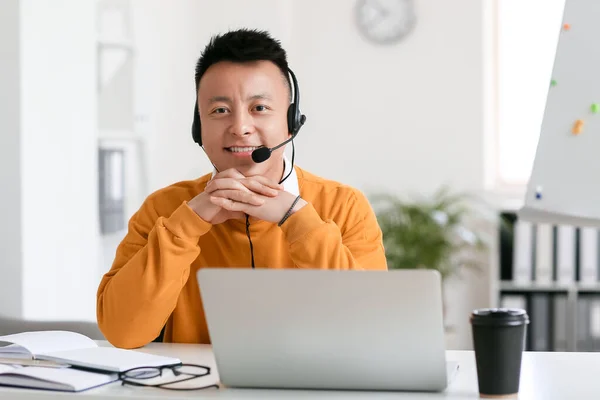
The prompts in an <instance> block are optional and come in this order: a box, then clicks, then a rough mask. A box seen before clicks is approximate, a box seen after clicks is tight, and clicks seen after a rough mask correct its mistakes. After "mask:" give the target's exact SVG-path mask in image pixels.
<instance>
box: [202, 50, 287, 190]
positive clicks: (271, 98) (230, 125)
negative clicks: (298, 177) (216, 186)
mask: <svg viewBox="0 0 600 400" xmlns="http://www.w3.org/2000/svg"><path fill="white" fill-rule="evenodd" d="M289 93H290V92H289V89H288V86H287V84H286V81H285V78H284V77H283V75H282V73H281V71H280V70H279V68H278V67H277V66H276V65H275V64H273V63H272V62H269V61H257V62H252V63H232V62H219V63H216V64H214V65H212V66H210V67H209V68H208V70H207V71H206V73H205V74H204V75H203V76H202V79H201V80H200V84H199V87H198V108H199V113H200V120H201V125H202V144H203V146H204V150H205V151H206V153H207V155H208V157H209V158H210V160H211V161H212V163H213V164H214V165H215V166H216V167H217V169H218V170H219V171H224V170H226V169H229V168H236V169H237V170H238V171H240V172H241V173H242V174H243V175H245V176H253V175H263V176H267V177H269V178H271V179H273V180H279V179H280V178H281V174H282V173H283V161H282V158H283V152H284V148H283V147H282V148H279V149H277V150H276V151H274V152H273V153H272V154H271V157H270V158H269V159H268V160H267V161H264V162H262V163H259V164H257V163H255V162H254V161H252V150H254V149H256V148H257V147H259V146H266V147H274V146H276V145H278V144H279V143H281V142H283V141H284V140H286V139H287V138H288V137H289V132H288V126H287V110H288V107H289Z"/></svg>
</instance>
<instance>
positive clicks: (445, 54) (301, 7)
mask: <svg viewBox="0 0 600 400" xmlns="http://www.w3.org/2000/svg"><path fill="white" fill-rule="evenodd" d="M415 3H416V6H417V17H418V23H417V26H416V29H415V30H414V32H413V33H412V34H411V35H410V36H409V37H408V38H406V40H405V41H404V42H403V43H400V44H398V45H394V46H386V47H382V46H375V45H372V44H370V43H368V42H366V41H365V40H364V39H363V38H362V37H361V36H360V35H359V33H358V30H357V29H356V26H355V25H354V22H353V21H354V16H353V14H352V13H353V7H354V4H355V2H354V1H347V0H330V1H317V0H303V1H291V0H287V1H280V0H277V1H276V0H270V1H269V0H263V1H253V2H246V1H234V0H230V1H221V2H218V3H208V2H197V1H193V0H179V1H177V2H171V3H169V6H168V7H166V6H164V4H163V3H162V2H161V1H160V0H150V1H149V0H134V2H133V4H134V18H135V23H134V24H135V27H136V28H135V29H136V32H135V36H136V45H137V58H136V63H137V71H138V73H137V77H138V78H139V80H138V81H137V85H138V87H137V91H136V93H137V95H136V96H137V99H138V100H140V102H139V104H142V105H143V106H141V107H142V109H141V110H140V113H142V114H147V115H148V116H149V118H150V123H149V124H148V130H149V135H150V152H149V155H150V156H149V160H150V161H149V166H150V178H151V181H150V188H151V190H155V189H157V188H159V187H162V186H165V185H168V184H170V183H172V182H175V181H178V180H181V179H187V178H193V177H197V176H199V175H200V174H203V173H206V172H208V171H209V170H210V164H209V163H208V162H207V160H206V158H205V156H204V154H203V153H202V151H201V149H199V148H198V147H197V146H196V145H195V144H194V143H193V142H192V140H191V137H190V125H191V121H192V110H193V105H194V94H195V93H194V83H193V82H194V65H195V61H196V60H197V57H198V56H199V55H200V51H201V50H202V48H203V47H204V45H205V44H206V43H207V41H208V39H209V37H210V36H211V35H212V34H214V33H219V32H223V31H224V30H226V29H228V28H236V27H240V26H247V27H252V28H262V29H267V30H270V31H271V32H272V33H273V35H274V36H275V37H278V38H279V39H281V40H282V43H283V45H284V47H285V48H286V49H287V50H288V54H289V59H290V66H291V68H292V69H293V70H294V71H295V72H296V75H297V77H298V79H299V82H300V88H301V95H302V98H301V107H302V110H303V112H304V113H305V114H306V115H307V123H306V125H305V126H304V127H303V128H302V130H301V132H300V135H299V136H298V139H297V140H296V150H297V153H296V156H297V160H298V164H299V165H301V166H303V167H304V168H307V169H309V170H311V171H312V172H314V173H316V174H319V175H322V176H325V177H328V178H332V179H336V180H339V181H342V182H345V183H348V184H351V185H354V186H356V187H358V188H360V189H362V190H365V191H366V192H368V193H370V192H372V191H376V190H385V191H394V192H399V193H412V192H419V193H428V192H431V191H432V190H434V189H435V188H437V187H438V186H439V185H440V184H442V183H449V184H451V185H453V187H454V188H456V189H467V190H470V191H473V192H476V193H481V192H482V191H483V190H484V170H485V167H486V166H485V165H484V164H485V163H484V161H485V160H484V154H485V153H484V144H489V143H487V142H486V141H485V139H486V137H485V128H486V126H485V124H484V123H485V122H486V121H485V120H484V118H485V115H486V110H485V109H484V107H485V106H486V97H485V96H487V95H488V94H489V93H487V92H486V89H487V88H486V86H485V85H484V74H485V72H486V69H485V65H484V54H486V53H484V40H485V35H484V28H487V26H485V25H484V7H485V2H482V1H481V0H455V1H452V2H443V1H442V2H440V1H437V0H420V1H417V2H415ZM220 15H223V17H220ZM224 16H226V17H224ZM157 27H160V29H157ZM486 267H487V266H485V265H484V269H485V268H486ZM490 273H494V272H493V270H492V272H489V271H487V272H484V273H483V274H481V275H478V276H471V275H470V274H467V275H466V276H467V277H466V279H464V280H458V281H457V280H454V281H451V282H449V285H448V286H449V289H448V293H447V296H448V298H449V304H450V309H449V313H448V316H449V320H450V322H451V323H454V324H456V325H457V326H458V329H459V334H458V337H459V338H458V342H457V343H456V347H459V348H469V347H470V346H471V344H470V336H469V329H470V328H469V326H468V313H469V312H470V311H471V309H472V308H474V307H479V306H486V305H489V299H490V288H489V282H490V279H489V275H490ZM465 289H467V290H465Z"/></svg>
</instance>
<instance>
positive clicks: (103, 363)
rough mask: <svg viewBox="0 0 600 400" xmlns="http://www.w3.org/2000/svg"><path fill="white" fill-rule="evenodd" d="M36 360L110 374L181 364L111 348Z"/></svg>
mask: <svg viewBox="0 0 600 400" xmlns="http://www.w3.org/2000/svg"><path fill="white" fill-rule="evenodd" d="M38 358H40V359H43V360H51V361H56V362H62V363H65V364H70V365H72V366H78V367H84V368H92V369H99V370H103V371H112V372H123V371H126V370H128V369H131V368H137V367H158V366H163V365H174V364H180V363H181V361H180V360H179V359H178V358H174V357H165V356H156V355H154V354H148V353H144V352H141V351H135V350H127V349H118V348H113V347H95V348H88V349H78V350H68V351H59V352H54V353H49V354H40V355H39V357H38Z"/></svg>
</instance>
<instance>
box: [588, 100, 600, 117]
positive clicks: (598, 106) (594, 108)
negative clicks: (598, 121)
mask: <svg viewBox="0 0 600 400" xmlns="http://www.w3.org/2000/svg"><path fill="white" fill-rule="evenodd" d="M590 108H591V109H592V112H593V113H594V114H595V113H597V112H598V111H600V104H598V103H594V104H592V106H591V107H590Z"/></svg>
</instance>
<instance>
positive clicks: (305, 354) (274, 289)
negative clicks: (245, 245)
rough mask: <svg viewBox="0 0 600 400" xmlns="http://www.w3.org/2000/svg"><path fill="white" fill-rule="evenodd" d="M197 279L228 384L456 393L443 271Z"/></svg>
mask: <svg viewBox="0 0 600 400" xmlns="http://www.w3.org/2000/svg"><path fill="white" fill-rule="evenodd" d="M197 277H198V284H199V285H200V292H201V297H202V301H203V305H204V310H205V313H206V320H207V324H208V329H209V334H210V337H211V342H212V345H213V351H214V354H215V359H216V363H217V370H218V373H219V376H220V378H221V382H222V383H223V384H224V385H226V386H231V387H255V388H296V389H350V390H417V391H440V390H443V389H445V387H446V386H447V374H446V358H445V341H444V327H443V317H442V295H441V279H440V275H439V273H437V272H436V271H432V270H391V271H335V270H316V269H315V270H298V269H258V270H252V269H236V268H223V269H213V268H204V269H200V270H199V271H198V275H197Z"/></svg>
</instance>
